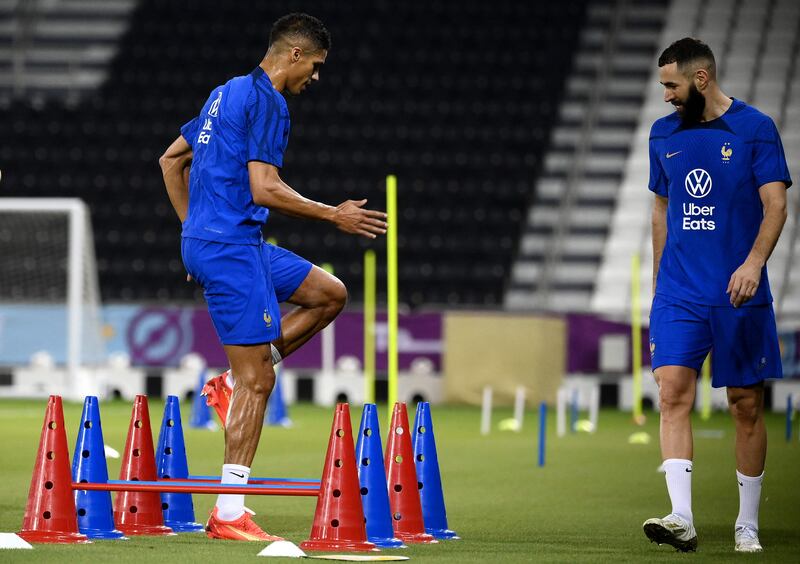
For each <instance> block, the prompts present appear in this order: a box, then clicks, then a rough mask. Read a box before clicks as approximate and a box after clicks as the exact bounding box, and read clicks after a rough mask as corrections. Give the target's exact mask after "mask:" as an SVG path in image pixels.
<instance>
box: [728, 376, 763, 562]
mask: <svg viewBox="0 0 800 564" xmlns="http://www.w3.org/2000/svg"><path fill="white" fill-rule="evenodd" d="M728 406H729V407H730V410H731V415H732V416H733V420H734V422H735V424H736V478H737V483H738V484H739V515H738V517H737V518H736V525H735V528H734V538H735V547H736V550H737V551H738V552H761V550H762V549H761V543H760V542H759V540H758V508H759V505H760V502H761V482H762V480H763V479H764V461H765V460H766V457H767V431H766V428H765V427H764V384H757V385H755V386H748V387H746V388H734V387H729V388H728Z"/></svg>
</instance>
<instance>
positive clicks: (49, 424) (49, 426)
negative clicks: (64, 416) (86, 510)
mask: <svg viewBox="0 0 800 564" xmlns="http://www.w3.org/2000/svg"><path fill="white" fill-rule="evenodd" d="M56 427H58V425H56V422H55V421H50V423H48V424H47V428H48V429H55V428H56ZM48 519H49V517H48Z"/></svg>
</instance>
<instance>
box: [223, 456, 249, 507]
mask: <svg viewBox="0 0 800 564" xmlns="http://www.w3.org/2000/svg"><path fill="white" fill-rule="evenodd" d="M249 478H250V468H248V467H247V466H240V465H238V464H223V465H222V479H221V482H222V483H223V484H237V485H242V484H246V483H247V480H248V479H249ZM242 515H244V496H243V495H239V494H220V495H219V497H217V517H218V518H219V519H221V520H223V521H235V520H236V519H238V518H239V517H241V516H242Z"/></svg>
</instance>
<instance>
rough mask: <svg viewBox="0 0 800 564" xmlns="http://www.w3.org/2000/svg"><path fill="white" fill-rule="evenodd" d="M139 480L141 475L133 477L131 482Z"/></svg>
mask: <svg viewBox="0 0 800 564" xmlns="http://www.w3.org/2000/svg"><path fill="white" fill-rule="evenodd" d="M138 481H139V477H138V476H133V477H132V478H131V482H138Z"/></svg>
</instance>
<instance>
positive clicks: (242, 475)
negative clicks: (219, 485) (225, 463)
mask: <svg viewBox="0 0 800 564" xmlns="http://www.w3.org/2000/svg"><path fill="white" fill-rule="evenodd" d="M231 474H233V475H234V476H238V477H239V478H244V474H237V473H236V472H231Z"/></svg>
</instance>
